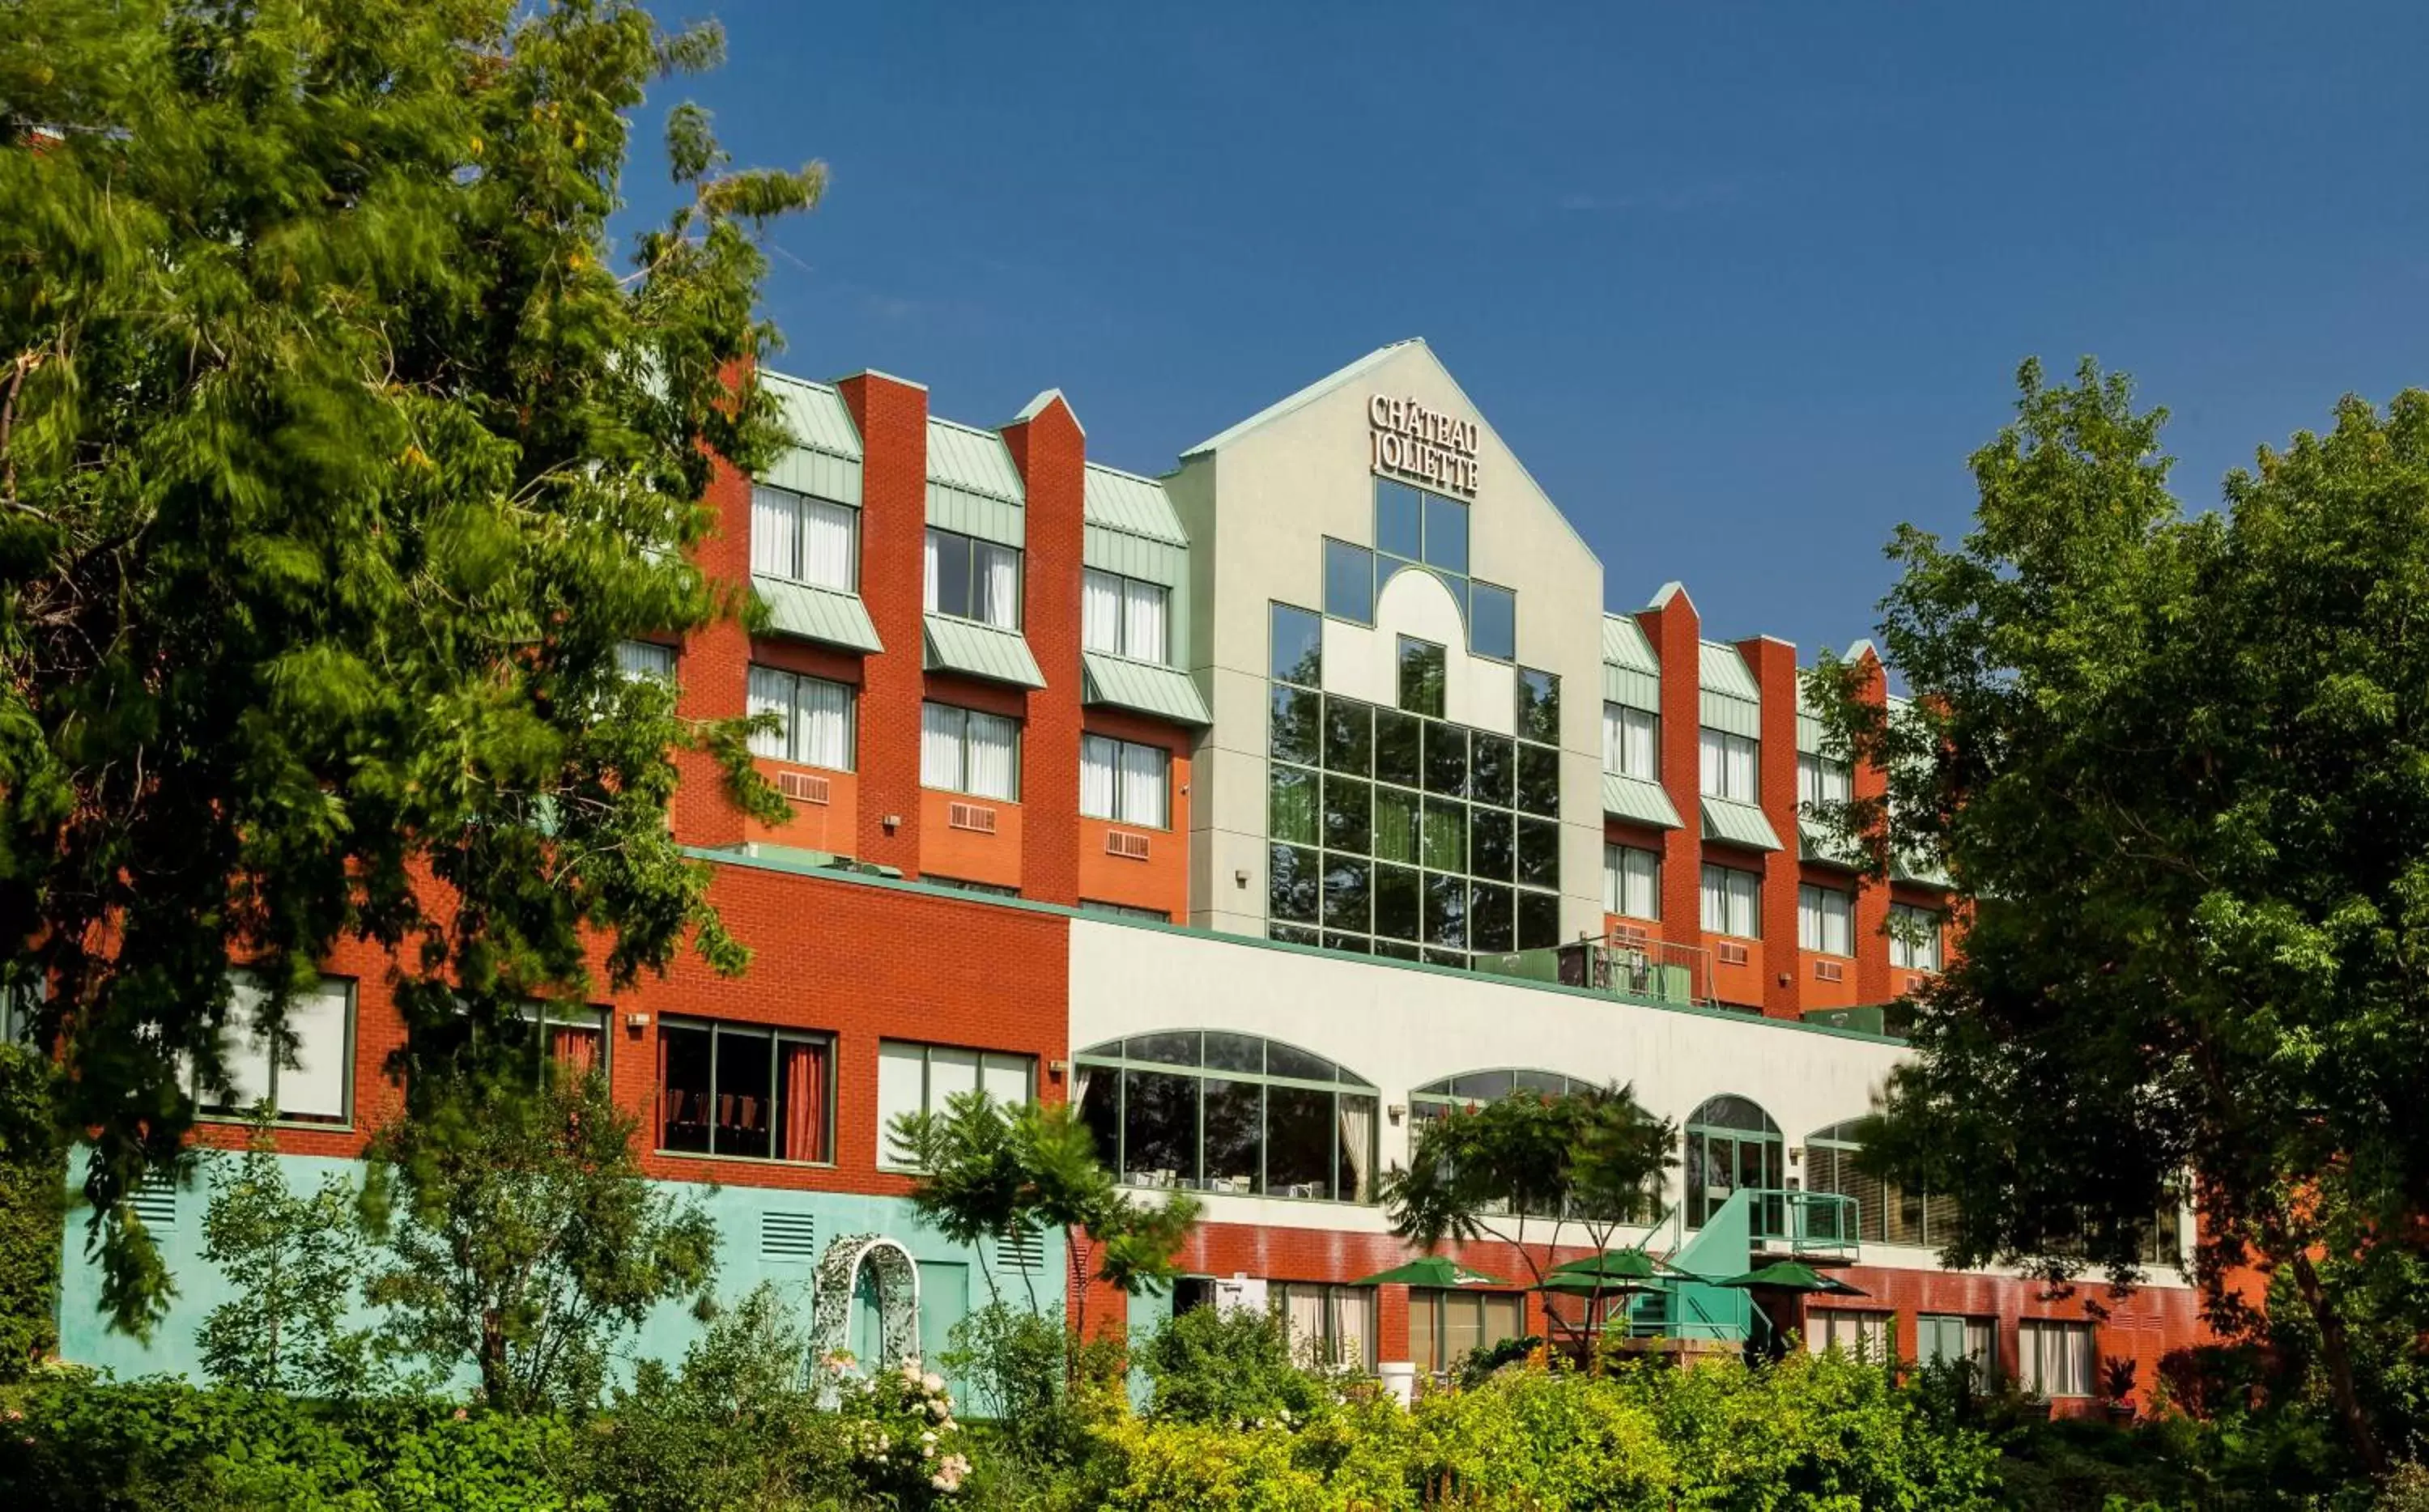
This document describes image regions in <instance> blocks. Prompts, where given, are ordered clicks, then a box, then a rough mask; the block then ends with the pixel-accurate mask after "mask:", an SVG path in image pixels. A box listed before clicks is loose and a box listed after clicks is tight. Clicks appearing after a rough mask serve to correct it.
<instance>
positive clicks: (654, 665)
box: [616, 640, 675, 682]
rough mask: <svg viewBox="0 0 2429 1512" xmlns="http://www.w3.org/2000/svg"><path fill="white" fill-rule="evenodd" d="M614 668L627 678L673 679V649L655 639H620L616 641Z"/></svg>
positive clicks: (668, 680)
mask: <svg viewBox="0 0 2429 1512" xmlns="http://www.w3.org/2000/svg"><path fill="white" fill-rule="evenodd" d="M616 670H617V671H619V672H621V673H622V674H624V676H626V677H629V678H649V679H652V680H653V681H654V682H673V681H674V680H675V649H674V648H673V647H671V646H661V645H659V644H658V643H657V642H655V641H648V640H620V641H618V642H617V643H616Z"/></svg>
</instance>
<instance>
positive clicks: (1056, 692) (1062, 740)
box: [1000, 393, 1088, 903]
mask: <svg viewBox="0 0 2429 1512" xmlns="http://www.w3.org/2000/svg"><path fill="white" fill-rule="evenodd" d="M1000 434H1001V435H1002V436H1003V441H1004V446H1005V447H1006V448H1007V449H1008V450H1009V451H1010V452H1012V465H1013V466H1014V467H1015V468H1017V469H1019V472H1020V478H1021V485H1022V492H1023V494H1024V495H1025V497H1026V499H1027V501H1028V504H1027V518H1026V519H1025V521H1024V523H1023V527H1022V539H1023V540H1024V542H1025V543H1026V544H1025V546H1024V547H1023V550H1022V561H1021V575H1022V583H1021V595H1022V602H1021V633H1022V634H1023V635H1025V636H1026V637H1027V638H1028V641H1029V649H1030V653H1031V654H1032V655H1033V656H1035V657H1036V658H1037V666H1038V670H1039V671H1041V672H1043V673H1044V674H1045V676H1046V686H1044V687H1043V688H1039V689H1035V690H1033V692H1031V694H1030V695H1029V713H1028V718H1027V720H1026V726H1025V728H1024V729H1023V730H1022V731H1021V764H1022V771H1021V780H1020V797H1021V804H1022V807H1023V808H1024V809H1026V810H1027V811H1028V812H1029V813H1030V814H1033V815H1036V816H1037V817H1038V818H1039V819H1040V820H1042V821H1044V822H1039V823H1033V824H1029V825H1027V826H1026V827H1025V828H1024V830H1023V831H1022V836H1021V839H1022V845H1023V846H1024V850H1023V854H1022V856H1021V869H1020V878H1021V893H1022V895H1023V896H1028V897H1033V898H1037V899H1040V900H1041V901H1044V902H1048V903H1076V902H1078V901H1079V897H1080V892H1079V889H1080V851H1079V830H1080V827H1079V824H1078V822H1077V813H1078V805H1079V801H1080V693H1081V688H1080V557H1081V550H1082V536H1083V534H1084V526H1083V522H1082V495H1083V493H1084V491H1085V487H1086V474H1085V470H1084V469H1085V468H1086V465H1087V455H1088V439H1087V436H1085V435H1084V434H1083V433H1082V431H1081V429H1080V421H1079V419H1078V417H1076V416H1074V415H1073V414H1072V413H1071V406H1070V404H1069V403H1066V401H1065V400H1064V398H1063V396H1062V395H1061V394H1059V393H1050V394H1042V395H1040V396H1039V397H1038V400H1037V402H1035V403H1032V404H1031V405H1030V406H1029V408H1028V409H1026V410H1024V411H1023V412H1022V415H1021V418H1020V419H1017V420H1016V421H1014V422H1013V423H1012V424H1010V425H1007V426H1005V427H1003V429H1002V431H1001V433H1000ZM1049 816H1050V817H1049Z"/></svg>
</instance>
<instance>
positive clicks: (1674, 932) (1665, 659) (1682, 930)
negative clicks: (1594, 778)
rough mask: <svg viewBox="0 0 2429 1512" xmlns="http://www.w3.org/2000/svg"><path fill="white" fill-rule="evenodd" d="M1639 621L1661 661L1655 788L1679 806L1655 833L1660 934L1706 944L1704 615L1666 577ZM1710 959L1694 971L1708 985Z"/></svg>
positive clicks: (1702, 984) (1677, 940) (1693, 945)
mask: <svg viewBox="0 0 2429 1512" xmlns="http://www.w3.org/2000/svg"><path fill="white" fill-rule="evenodd" d="M1636 618H1637V622H1638V623H1640V624H1642V625H1643V626H1644V635H1645V638H1646V639H1647V640H1649V641H1651V642H1652V643H1653V654H1654V655H1655V656H1657V657H1659V658H1660V659H1661V789H1662V791H1663V792H1665V793H1667V794H1669V795H1670V802H1671V804H1672V806H1673V807H1675V808H1677V811H1678V820H1679V827H1678V828H1677V829H1676V830H1669V831H1667V832H1665V833H1664V834H1663V835H1662V837H1661V938H1662V939H1664V940H1667V941H1669V942H1670V943H1672V944H1673V945H1685V946H1688V947H1690V948H1694V949H1700V948H1702V947H1703V945H1704V914H1703V879H1704V819H1703V811H1702V809H1701V807H1700V805H1699V804H1698V802H1697V798H1698V797H1699V792H1700V789H1701V787H1702V781H1701V779H1700V777H1699V775H1698V772H1699V768H1698V764H1697V757H1696V753H1695V744H1696V739H1697V735H1696V731H1698V730H1700V729H1702V728H1703V722H1704V716H1703V695H1702V686H1703V679H1702V676H1701V672H1700V666H1699V663H1700V661H1701V658H1702V654H1703V653H1702V651H1701V649H1700V642H1701V640H1702V638H1703V621H1702V619H1701V617H1700V616H1698V615H1697V614H1696V613H1695V604H1694V600H1691V599H1689V598H1688V597H1687V590H1686V589H1685V588H1684V587H1682V586H1680V585H1679V584H1677V583H1671V584H1669V585H1668V586H1667V587H1664V588H1663V589H1662V590H1661V593H1659V594H1657V595H1655V597H1654V600H1653V602H1652V604H1651V605H1650V606H1648V607H1647V608H1645V609H1644V610H1642V611H1640V612H1639V613H1638V615H1637V616H1636ZM1710 969H1711V963H1710V961H1709V960H1707V961H1704V963H1703V965H1702V966H1701V967H1700V968H1699V969H1698V976H1699V977H1701V978H1704V979H1702V980H1699V981H1698V982H1697V984H1696V986H1697V990H1698V991H1709V990H1710V987H1711V982H1710Z"/></svg>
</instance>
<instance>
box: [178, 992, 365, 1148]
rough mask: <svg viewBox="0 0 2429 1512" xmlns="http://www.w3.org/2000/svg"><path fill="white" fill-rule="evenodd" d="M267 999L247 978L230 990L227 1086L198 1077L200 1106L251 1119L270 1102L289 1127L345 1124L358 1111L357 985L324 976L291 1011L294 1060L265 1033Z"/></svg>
mask: <svg viewBox="0 0 2429 1512" xmlns="http://www.w3.org/2000/svg"><path fill="white" fill-rule="evenodd" d="M267 995H268V994H265V993H263V991H262V990H261V987H260V985H259V984H258V983H257V982H256V981H254V980H253V979H252V978H249V977H247V976H245V975H244V974H242V973H239V974H238V975H237V977H236V978H235V979H234V981H233V982H232V983H231V984H230V987H229V998H228V1014H227V1022H226V1024H225V1026H224V1027H223V1028H222V1029H221V1034H220V1059H221V1060H222V1062H223V1066H224V1069H225V1070H226V1073H227V1086H226V1088H225V1089H224V1090H222V1089H220V1088H216V1087H207V1086H204V1085H203V1084H202V1082H201V1080H200V1078H199V1077H197V1078H196V1079H195V1084H194V1088H193V1094H194V1103H195V1106H196V1107H197V1108H198V1109H200V1110H201V1111H202V1112H204V1113H206V1114H209V1115H213V1116H217V1117H222V1118H250V1117H252V1116H253V1109H254V1106H255V1105H256V1103H260V1102H264V1101H266V1102H268V1103H269V1104H270V1105H271V1108H272V1109H273V1117H275V1118H276V1119H277V1120H278V1121H279V1122H280V1123H282V1124H343V1123H345V1122H346V1121H347V1119H348V1118H349V1117H350V1116H352V1111H353V1109H352V1108H351V1107H350V1100H349V1097H348V1093H349V1092H350V1091H351V1089H352V1088H353V1085H354V1076H353V1070H354V1059H355V1044H354V1020H355V989H354V983H352V982H350V981H342V980H339V978H334V977H330V978H322V981H321V984H320V985H319V986H318V987H315V988H313V989H312V990H310V991H308V992H304V993H299V994H296V996H295V998H294V1000H293V1001H291V1002H289V1004H288V1005H287V1034H288V1037H289V1038H290V1039H291V1040H293V1042H294V1045H295V1054H294V1058H293V1060H291V1061H290V1060H288V1059H287V1058H286V1057H283V1056H280V1055H279V1054H277V1053H276V1050H275V1047H274V1046H273V1044H271V1042H270V1041H269V1039H268V1038H267V1037H266V1035H265V1034H264V1033H263V1027H262V1025H261V1024H260V1021H259V1015H260V1012H261V1008H262V1004H263V1002H264V1000H265V998H266V997H267Z"/></svg>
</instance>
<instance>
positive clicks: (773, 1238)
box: [759, 1213, 818, 1260]
mask: <svg viewBox="0 0 2429 1512" xmlns="http://www.w3.org/2000/svg"><path fill="white" fill-rule="evenodd" d="M759 1257H760V1258H761V1259H763V1260H815V1259H817V1258H818V1219H817V1218H816V1217H815V1216H813V1215H811V1214H809V1213H761V1214H760V1215H759Z"/></svg>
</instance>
